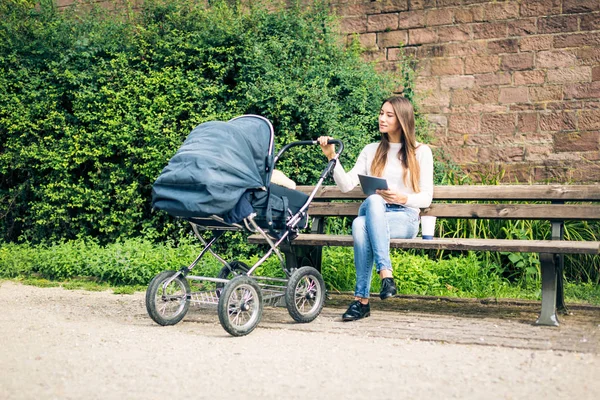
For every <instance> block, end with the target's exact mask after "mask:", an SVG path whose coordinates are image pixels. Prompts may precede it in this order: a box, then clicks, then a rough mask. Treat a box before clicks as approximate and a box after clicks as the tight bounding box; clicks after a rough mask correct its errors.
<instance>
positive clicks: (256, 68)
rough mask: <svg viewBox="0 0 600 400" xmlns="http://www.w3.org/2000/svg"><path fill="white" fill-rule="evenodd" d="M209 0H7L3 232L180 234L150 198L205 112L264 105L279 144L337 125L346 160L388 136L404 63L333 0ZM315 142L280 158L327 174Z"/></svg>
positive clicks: (2, 45) (19, 235) (294, 170)
mask: <svg viewBox="0 0 600 400" xmlns="http://www.w3.org/2000/svg"><path fill="white" fill-rule="evenodd" d="M198 3H202V2H196V1H191V0H172V1H165V2H159V1H147V2H145V3H144V5H143V7H142V9H141V10H138V11H137V12H131V10H129V9H127V7H124V8H123V9H122V11H121V12H117V13H112V14H106V13H105V12H104V11H103V10H102V9H98V8H92V9H91V11H88V12H79V11H77V9H72V10H67V11H62V12H58V11H56V9H55V8H54V6H53V5H52V2H49V1H44V2H42V3H41V5H40V6H39V7H33V6H32V4H33V2H29V1H20V2H14V1H5V0H3V1H1V2H0V8H1V9H0V14H1V15H3V18H2V19H1V20H0V39H1V40H0V199H1V202H0V217H1V218H0V231H1V232H2V234H3V236H2V238H1V239H2V240H4V241H6V242H11V241H28V242H32V243H49V242H52V241H57V240H62V239H75V238H78V237H94V238H98V239H99V240H100V242H102V243H109V242H112V241H114V240H116V239H117V238H120V237H135V236H139V235H145V236H146V237H149V238H151V239H154V240H158V239H164V238H167V237H173V235H174V234H175V232H178V231H179V230H180V228H181V227H180V226H179V224H178V223H177V222H176V221H174V220H173V219H172V218H170V217H169V216H167V215H165V214H163V213H152V212H151V209H150V193H151V186H152V183H153V182H154V180H155V179H156V177H157V176H158V174H159V173H160V171H161V170H162V168H163V167H164V166H165V165H166V163H167V161H168V160H169V158H170V157H171V156H172V155H173V154H174V152H175V151H176V150H177V148H178V147H179V146H180V144H181V143H182V141H183V140H184V138H185V137H186V136H187V134H188V133H189V132H190V131H191V130H192V129H193V128H194V127H195V126H196V125H198V124H200V123H202V122H205V121H209V120H227V119H229V118H231V117H234V116H237V115H240V114H245V113H255V114H261V115H264V116H265V117H267V118H269V119H270V120H271V121H272V122H273V124H274V127H275V131H276V135H277V147H278V148H280V147H281V146H282V145H283V144H285V143H288V142H290V141H294V140H301V139H310V138H316V137H317V136H319V135H332V136H335V137H338V138H341V139H343V140H344V142H345V144H346V145H347V152H346V154H345V157H344V159H343V161H345V162H346V164H347V165H349V164H351V161H354V159H355V157H356V154H357V152H358V151H359V150H360V148H362V146H364V145H365V144H366V143H368V142H370V141H373V140H375V139H376V138H377V126H376V122H377V118H376V116H377V113H378V109H379V106H380V104H381V101H382V99H383V98H385V97H387V96H389V95H390V94H391V93H392V92H393V90H394V89H395V88H397V87H398V85H399V84H401V82H402V79H403V78H402V76H396V77H394V76H391V75H387V74H383V73H380V72H377V71H376V69H375V67H374V66H373V65H372V64H369V63H366V62H364V61H363V59H362V58H361V55H360V50H359V49H358V47H357V46H356V45H353V46H349V47H344V46H341V45H340V43H339V42H340V36H339V35H338V34H337V33H336V22H335V20H334V19H333V18H332V17H331V16H330V13H329V11H328V9H327V8H326V7H324V6H323V7H322V6H320V5H319V2H315V3H314V4H313V5H309V6H306V5H304V6H303V7H291V8H286V9H274V8H273V7H274V6H273V4H271V5H270V7H265V6H262V5H261V4H259V3H257V2H251V3H252V5H253V6H251V8H242V7H237V6H230V5H228V4H227V3H226V2H219V1H217V2H214V1H211V2H210V3H211V5H210V6H209V7H204V6H203V5H199V4H198ZM269 9H271V10H273V11H268V10H269ZM409 89H410V88H409ZM409 89H407V92H406V93H407V94H408V95H411V94H412V92H411V91H410V90H409ZM419 126H420V127H423V126H424V124H423V120H422V119H420V124H419ZM312 150H313V151H311V150H310V149H303V150H298V151H297V152H296V153H294V154H292V156H290V157H286V158H285V159H284V160H282V164H281V165H280V168H281V169H282V170H283V171H284V172H286V173H287V174H288V175H289V176H290V177H292V179H294V180H295V181H297V182H298V183H299V184H311V183H315V181H316V177H317V176H318V174H319V173H320V172H321V170H322V168H323V167H324V163H323V157H322V155H321V154H320V152H319V151H318V149H316V148H315V149H312Z"/></svg>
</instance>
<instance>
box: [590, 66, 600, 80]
mask: <svg viewBox="0 0 600 400" xmlns="http://www.w3.org/2000/svg"><path fill="white" fill-rule="evenodd" d="M592 80H593V81H600V66H598V67H594V68H592Z"/></svg>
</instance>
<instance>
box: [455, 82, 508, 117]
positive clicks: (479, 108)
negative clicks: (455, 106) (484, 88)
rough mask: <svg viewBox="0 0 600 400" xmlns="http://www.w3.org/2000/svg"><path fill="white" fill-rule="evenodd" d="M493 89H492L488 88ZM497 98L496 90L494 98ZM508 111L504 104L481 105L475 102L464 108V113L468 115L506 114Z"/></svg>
mask: <svg viewBox="0 0 600 400" xmlns="http://www.w3.org/2000/svg"><path fill="white" fill-rule="evenodd" d="M488 89H494V88H488ZM497 96H498V90H497V89H496V97H497ZM508 111H509V107H508V106H507V105H506V104H493V103H481V102H475V103H473V104H469V105H468V106H466V111H464V112H470V113H474V114H475V113H477V114H478V113H489V114H492V113H506V112H508Z"/></svg>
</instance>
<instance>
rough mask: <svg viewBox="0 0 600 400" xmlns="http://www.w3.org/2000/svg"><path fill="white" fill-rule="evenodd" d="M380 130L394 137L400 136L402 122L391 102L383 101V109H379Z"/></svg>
mask: <svg viewBox="0 0 600 400" xmlns="http://www.w3.org/2000/svg"><path fill="white" fill-rule="evenodd" d="M379 132H381V133H387V134H388V135H391V136H394V137H396V136H400V122H399V121H398V118H397V117H396V113H395V112H394V108H393V107H392V105H391V104H390V103H389V102H386V103H383V106H381V111H379Z"/></svg>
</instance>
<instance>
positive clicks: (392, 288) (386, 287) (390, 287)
mask: <svg viewBox="0 0 600 400" xmlns="http://www.w3.org/2000/svg"><path fill="white" fill-rule="evenodd" d="M396 293H398V290H396V284H395V283H394V278H383V279H382V280H381V291H380V292H379V298H380V299H381V300H385V299H387V298H390V297H392V296H394V295H395V294H396Z"/></svg>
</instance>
